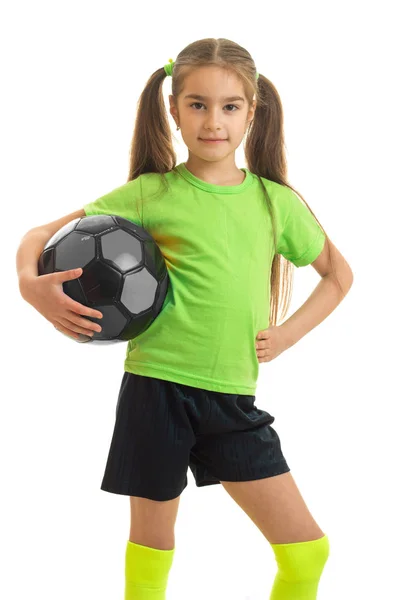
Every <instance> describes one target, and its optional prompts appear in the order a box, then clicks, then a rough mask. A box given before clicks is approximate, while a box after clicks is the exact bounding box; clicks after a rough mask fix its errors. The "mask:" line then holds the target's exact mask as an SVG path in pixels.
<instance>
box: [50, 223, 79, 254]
mask: <svg viewBox="0 0 400 600" xmlns="http://www.w3.org/2000/svg"><path fill="white" fill-rule="evenodd" d="M78 221H80V219H79V217H78V218H77V219H74V220H73V221H70V222H69V223H67V224H66V225H64V226H63V227H61V229H59V230H58V231H56V233H55V234H54V235H53V236H52V237H51V238H50V239H49V241H48V242H47V244H46V245H45V247H44V249H46V248H48V247H49V246H55V245H56V244H57V242H58V241H59V240H61V238H63V237H65V236H66V235H67V234H68V233H69V232H70V231H72V230H73V229H75V225H76V224H77V222H78Z"/></svg>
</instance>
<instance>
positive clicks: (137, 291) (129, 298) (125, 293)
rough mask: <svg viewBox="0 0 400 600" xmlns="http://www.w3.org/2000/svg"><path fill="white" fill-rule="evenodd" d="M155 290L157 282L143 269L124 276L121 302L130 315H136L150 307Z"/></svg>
mask: <svg viewBox="0 0 400 600" xmlns="http://www.w3.org/2000/svg"><path fill="white" fill-rule="evenodd" d="M156 289H157V281H156V280H155V279H154V277H153V276H152V274H151V273H149V272H148V270H147V269H145V268H143V269H141V270H140V271H138V272H137V273H131V274H129V275H126V276H125V281H124V285H123V288H122V294H121V302H122V304H123V305H124V306H126V308H127V309H128V310H129V312H130V313H131V314H133V315H134V314H138V313H140V312H142V311H143V310H147V309H148V308H150V307H151V306H152V304H153V302H154V296H155V293H156Z"/></svg>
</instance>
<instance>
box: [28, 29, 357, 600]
mask: <svg viewBox="0 0 400 600" xmlns="http://www.w3.org/2000/svg"><path fill="white" fill-rule="evenodd" d="M167 75H170V76H172V94H171V95H170V96H169V102H170V114H171V115H172V117H173V119H174V120H175V122H176V125H177V129H178V130H179V129H180V130H181V132H182V137H183V140H184V142H185V144H186V145H187V147H188V158H187V160H186V162H185V163H180V164H178V165H176V155H175V152H174V149H173V144H172V136H171V131H170V128H169V125H168V118H167V113H166V109H165V105H164V102H163V95H162V84H163V81H164V79H165V77H166V76H167ZM244 136H245V144H244V149H245V156H246V161H247V165H248V167H246V168H238V167H237V166H236V164H235V151H236V149H237V147H238V146H239V145H240V143H241V142H242V140H243V138H244ZM300 198H302V196H301V195H300V194H297V193H296V192H295V190H294V188H292V187H291V186H290V185H289V184H288V182H287V180H286V161H285V154H284V139H283V116H282V106H281V101H280V98H279V95H278V93H277V91H276V89H275V87H274V86H273V84H272V83H271V82H270V81H269V80H268V79H267V78H266V77H264V76H262V75H260V76H259V75H258V74H257V72H256V67H255V64H254V61H253V59H252V57H251V56H250V54H249V53H248V52H247V51H246V50H245V49H244V48H243V47H241V46H239V45H238V44H236V43H234V42H232V41H230V40H227V39H224V38H219V39H214V38H210V39H208V38H207V39H202V40H199V41H196V42H193V43H192V44H190V45H188V46H187V47H186V48H184V49H183V50H182V51H181V52H180V53H179V55H178V57H177V59H176V61H175V62H173V61H172V59H170V61H169V64H167V65H166V66H165V67H163V68H160V69H157V70H156V71H155V72H154V73H153V74H152V76H151V77H150V79H149V80H148V82H147V84H146V86H145V89H144V90H143V93H142V95H141V97H140V101H139V106H138V112H137V118H136V123H135V132H134V137H133V141H132V148H131V161H130V170H129V177H128V181H127V183H125V184H124V185H122V186H121V187H119V188H117V189H115V190H113V191H111V192H110V193H108V194H106V195H105V196H102V197H101V198H99V199H97V200H96V201H94V202H92V203H89V204H87V205H85V206H84V207H83V208H82V209H80V210H77V211H76V212H74V213H72V214H70V215H67V216H66V217H63V218H61V219H59V220H58V221H55V222H52V223H48V224H46V225H43V226H41V227H36V228H34V229H32V230H30V231H29V232H28V233H27V234H26V235H25V236H24V238H23V240H22V241H21V245H20V247H19V249H18V253H17V270H18V274H19V282H20V291H21V294H22V296H23V298H24V299H25V300H26V301H28V302H29V303H31V304H32V305H33V306H34V307H35V308H36V309H37V310H38V311H39V312H40V313H41V314H42V315H43V316H44V317H45V318H46V319H47V320H48V321H50V322H51V323H52V324H53V325H54V326H55V327H56V328H57V329H58V330H59V331H61V332H63V333H65V334H67V335H70V336H72V337H73V338H75V339H79V336H81V335H82V334H83V335H90V336H93V335H94V332H95V331H100V330H101V313H99V311H97V310H94V309H91V308H89V307H86V306H83V305H81V304H79V303H78V302H75V301H73V300H72V299H70V298H69V297H68V296H66V295H65V294H64V293H63V292H62V286H61V284H62V282H64V281H67V280H69V279H73V278H77V277H79V276H80V275H81V273H82V269H77V270H74V271H68V272H59V273H53V274H50V275H44V276H41V277H39V276H38V271H37V261H38V257H39V255H40V253H41V252H42V250H43V247H44V245H45V243H46V242H47V240H48V239H49V238H50V237H51V236H52V235H53V234H54V233H55V232H56V231H57V230H58V229H60V227H62V226H63V225H65V224H66V223H68V222H70V221H71V220H73V219H75V218H78V217H85V216H86V215H98V214H115V215H119V216H121V217H125V218H127V219H130V220H132V221H133V222H136V223H137V224H139V225H141V226H142V227H144V228H145V229H146V230H147V231H148V232H149V233H150V234H151V235H152V236H153V237H154V239H155V241H156V243H157V244H158V246H159V248H160V249H161V251H162V253H163V256H164V258H165V261H166V264H167V267H168V270H169V276H170V286H169V290H168V294H167V297H166V299H165V302H164V305H163V309H162V311H161V313H160V314H159V315H158V317H157V319H156V320H155V321H154V322H153V323H152V324H151V326H150V327H149V328H148V329H147V330H146V331H145V332H143V333H142V334H140V335H139V336H137V337H136V338H135V339H133V340H131V341H130V342H129V343H128V345H127V352H126V360H125V364H124V374H123V377H122V383H121V388H120V393H119V397H118V402H117V408H116V420H115V426H114V433H113V437H112V442H111V447H110V451H109V456H108V461H107V465H106V469H105V473H104V478H103V482H102V485H101V489H102V490H105V491H108V492H111V493H115V494H124V495H127V496H129V498H130V506H131V531H130V536H129V540H128V542H127V547H126V554H125V600H150V599H151V600H162V599H165V598H166V588H167V583H168V576H169V572H170V569H171V566H172V562H173V556H174V549H175V537H174V526H175V521H176V517H177V511H178V505H179V500H180V495H181V493H182V491H183V490H184V489H185V487H186V486H187V476H186V473H187V468H188V466H189V467H190V469H191V471H192V473H193V475H194V478H195V481H196V485H197V486H198V487H201V486H207V485H214V484H222V485H223V487H224V488H225V489H226V491H227V492H228V494H229V495H230V496H232V498H233V499H234V500H235V501H236V502H237V503H238V504H239V506H241V508H242V509H243V510H244V511H245V512H246V513H247V514H248V516H249V517H250V518H251V519H252V520H253V522H254V523H255V524H256V525H257V526H258V527H259V529H260V530H261V532H262V533H263V534H264V536H265V538H266V539H267V540H268V542H269V543H270V544H271V547H272V549H273V551H274V553H275V557H276V561H277V567H278V568H277V574H276V578H275V581H274V583H273V587H272V591H271V595H270V600H283V599H286V600H295V599H296V600H300V599H301V600H311V599H315V598H316V597H317V589H318V583H319V580H320V577H321V574H322V571H323V568H324V565H325V563H326V560H327V558H328V555H329V542H328V538H327V536H326V534H324V532H323V531H322V530H321V529H320V527H319V526H318V524H317V523H316V522H315V520H314V519H313V517H312V515H311V514H310V512H309V510H308V508H307V506H306V504H305V502H304V500H303V498H302V496H301V494H300V492H299V490H298V488H297V486H296V484H295V482H294V479H293V477H292V475H291V473H290V469H289V466H288V464H287V462H286V460H285V457H284V455H283V453H282V450H281V445H280V440H279V436H278V434H277V432H276V431H275V429H274V428H273V427H272V426H271V424H272V423H273V422H274V417H273V416H272V415H270V414H269V413H267V412H266V411H264V410H260V409H258V408H257V407H256V405H255V396H254V393H255V389H256V383H257V378H258V369H259V363H262V362H269V361H271V360H273V359H274V358H276V357H277V356H279V354H281V353H282V352H284V351H285V350H286V349H287V348H289V347H290V346H292V345H293V344H295V343H296V342H297V341H298V340H299V339H300V338H301V337H302V336H303V335H304V334H306V333H307V332H308V331H309V330H310V329H312V328H313V327H315V326H316V325H317V324H319V323H320V322H321V321H322V320H323V319H324V318H325V317H326V316H327V315H328V314H329V313H330V312H332V310H333V309H334V308H335V307H336V305H337V304H338V303H339V302H340V301H341V300H342V298H343V297H344V296H345V294H346V293H347V292H348V290H349V288H350V287H351V285H352V279H353V277H352V271H351V269H350V267H349V265H348V264H347V262H346V261H345V260H344V258H343V256H342V255H341V254H340V253H339V251H338V250H337V249H336V248H335V246H334V245H333V244H332V243H331V242H330V240H329V238H328V236H327V235H326V232H325V230H324V229H323V228H322V226H321V225H320V224H319V222H318V221H317V219H316V217H315V215H314V214H313V213H312V211H311V209H309V207H308V205H306V203H305V201H304V202H302V201H301V200H300ZM308 264H312V266H313V267H314V268H315V269H316V271H317V272H318V273H319V274H320V276H321V282H320V283H319V285H318V286H317V288H316V290H315V292H314V293H313V294H312V296H311V297H310V298H309V299H308V300H307V302H306V303H305V304H304V306H303V307H301V309H300V310H299V311H297V312H296V313H295V315H293V316H292V317H291V318H290V319H289V320H288V321H287V322H285V323H282V324H280V325H277V322H278V315H277V307H278V305H279V302H280V290H281V286H282V295H283V297H284V298H285V301H286V305H285V306H284V311H283V315H282V317H281V319H282V318H283V317H284V316H285V314H286V312H287V310H288V306H287V299H288V296H289V295H290V293H291V284H292V274H293V265H295V266H296V267H301V266H305V265H308ZM85 317H86V318H85Z"/></svg>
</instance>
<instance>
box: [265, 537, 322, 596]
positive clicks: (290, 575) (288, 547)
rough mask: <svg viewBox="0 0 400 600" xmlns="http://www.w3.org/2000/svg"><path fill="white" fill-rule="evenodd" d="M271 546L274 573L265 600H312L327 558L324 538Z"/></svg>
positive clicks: (315, 594)
mask: <svg viewBox="0 0 400 600" xmlns="http://www.w3.org/2000/svg"><path fill="white" fill-rule="evenodd" d="M271 546H272V549H273V551H274V553H275V558H276V562H277V564H278V573H277V574H276V578H275V581H274V585H273V587H272V591H271V595H270V597H269V600H316V598H317V592H318V584H319V580H320V578H321V575H322V571H323V569H324V566H325V563H326V561H327V560H328V556H329V540H328V537H327V536H326V535H324V537H322V538H319V539H318V540H311V541H309V542H298V543H295V544H271Z"/></svg>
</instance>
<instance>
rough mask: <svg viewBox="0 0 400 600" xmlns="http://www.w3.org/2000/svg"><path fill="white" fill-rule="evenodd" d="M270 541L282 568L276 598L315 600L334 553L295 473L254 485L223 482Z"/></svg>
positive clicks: (276, 582)
mask: <svg viewBox="0 0 400 600" xmlns="http://www.w3.org/2000/svg"><path fill="white" fill-rule="evenodd" d="M221 484H222V485H223V487H224V488H225V489H226V491H227V492H228V494H229V495H230V496H231V497H232V498H233V499H234V500H235V502H236V503H237V504H238V505H239V506H240V507H241V508H242V509H243V510H244V511H245V513H246V514H247V515H248V516H249V517H250V519H251V520H252V521H253V523H254V524H255V525H256V526H257V527H258V528H259V529H260V531H261V532H262V533H263V535H264V537H265V538H266V539H267V540H268V541H269V542H270V544H271V547H272V550H273V551H274V554H275V558H276V562H277V565H278V573H277V575H276V578H275V582H274V586H273V589H272V593H271V596H270V600H315V599H316V598H317V589H318V582H319V579H320V577H321V574H322V571H323V568H324V565H325V563H326V561H327V559H328V555H329V542H328V538H327V536H326V535H325V534H324V532H323V531H322V529H321V528H320V527H319V525H318V524H317V523H316V521H315V519H314V518H313V516H312V515H311V513H310V511H309V510H308V507H307V505H306V503H305V501H304V499H303V497H302V496H301V494H300V491H299V489H298V487H297V485H296V483H295V481H294V479H293V477H292V474H291V472H287V473H283V474H281V475H276V476H274V477H267V478H264V479H257V480H254V481H221Z"/></svg>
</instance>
